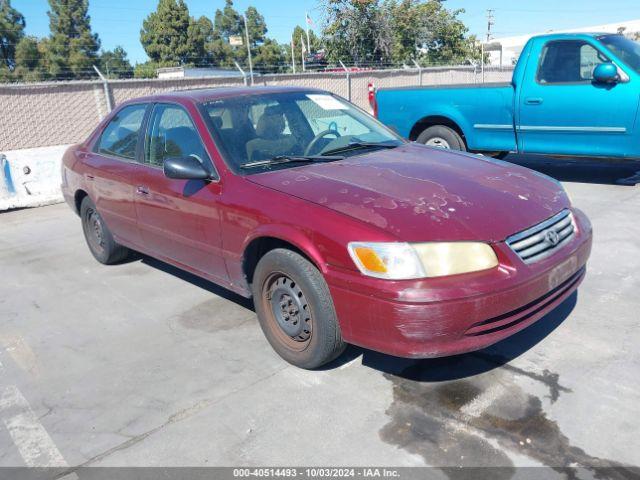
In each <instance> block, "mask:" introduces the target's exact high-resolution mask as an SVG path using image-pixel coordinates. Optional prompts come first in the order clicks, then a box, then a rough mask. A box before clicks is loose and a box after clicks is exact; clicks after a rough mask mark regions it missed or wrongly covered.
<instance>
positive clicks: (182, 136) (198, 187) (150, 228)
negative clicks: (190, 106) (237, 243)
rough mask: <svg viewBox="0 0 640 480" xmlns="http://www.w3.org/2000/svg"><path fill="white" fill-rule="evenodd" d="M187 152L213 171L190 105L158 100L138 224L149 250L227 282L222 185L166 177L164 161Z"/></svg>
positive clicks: (140, 181) (140, 176)
mask: <svg viewBox="0 0 640 480" xmlns="http://www.w3.org/2000/svg"><path fill="white" fill-rule="evenodd" d="M183 156H194V157H196V158H198V160H200V161H201V162H203V163H206V164H208V165H209V166H210V168H211V171H214V169H213V165H212V163H211V160H210V157H209V155H208V154H207V151H206V149H205V147H204V145H203V142H202V139H201V138H200V135H199V133H198V130H197V128H196V126H195V125H194V123H193V120H192V119H191V116H190V114H189V113H188V112H187V110H186V109H185V108H184V107H183V106H181V105H177V104H165V103H158V104H155V105H154V106H153V108H152V111H151V114H150V116H149V121H148V124H147V130H146V137H145V142H144V156H143V162H142V164H141V165H140V166H139V172H138V173H137V175H136V178H137V185H136V189H135V197H136V211H137V217H138V227H139V229H140V233H141V235H142V239H143V241H144V245H145V250H146V251H148V252H149V253H151V254H152V255H154V256H157V257H159V258H162V259H167V260H170V261H172V262H174V263H177V264H180V265H182V266H186V267H189V268H191V269H192V270H194V271H197V272H198V273H201V274H204V275H205V276H209V277H213V278H214V279H220V280H222V281H226V280H227V278H228V276H227V272H226V267H225V263H224V260H223V256H222V248H221V247H222V240H221V232H220V205H219V199H220V193H221V185H220V183H219V182H218V181H216V180H211V181H204V180H176V179H170V178H167V177H166V176H165V175H164V173H163V171H162V166H163V163H164V160H165V159H166V158H171V157H183Z"/></svg>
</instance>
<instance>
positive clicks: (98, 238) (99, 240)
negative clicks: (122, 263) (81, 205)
mask: <svg viewBox="0 0 640 480" xmlns="http://www.w3.org/2000/svg"><path fill="white" fill-rule="evenodd" d="M86 218H87V220H86V224H85V231H86V233H87V239H88V240H89V244H90V245H91V248H93V250H94V251H96V252H99V253H102V252H104V225H103V223H102V218H101V217H100V214H99V213H98V212H96V211H95V210H94V209H93V208H89V209H88V210H87V214H86Z"/></svg>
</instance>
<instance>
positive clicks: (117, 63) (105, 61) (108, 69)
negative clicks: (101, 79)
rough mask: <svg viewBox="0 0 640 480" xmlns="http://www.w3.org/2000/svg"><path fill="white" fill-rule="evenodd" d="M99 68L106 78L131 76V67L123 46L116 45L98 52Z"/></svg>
mask: <svg viewBox="0 0 640 480" xmlns="http://www.w3.org/2000/svg"><path fill="white" fill-rule="evenodd" d="M99 63H100V70H101V71H102V73H103V75H105V76H106V77H107V78H131V77H133V67H132V66H131V63H130V62H129V59H128V58H127V52H125V51H124V48H122V47H120V46H118V47H116V48H114V49H113V50H107V51H103V52H102V53H101V54H100V60H99Z"/></svg>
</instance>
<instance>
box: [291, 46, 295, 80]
mask: <svg viewBox="0 0 640 480" xmlns="http://www.w3.org/2000/svg"><path fill="white" fill-rule="evenodd" d="M295 55H296V54H295V52H294V51H293V37H291V68H292V69H293V73H294V75H295V73H296V56H295Z"/></svg>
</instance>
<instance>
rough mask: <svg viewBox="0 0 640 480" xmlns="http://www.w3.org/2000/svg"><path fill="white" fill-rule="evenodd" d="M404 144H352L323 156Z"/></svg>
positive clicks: (333, 149)
mask: <svg viewBox="0 0 640 480" xmlns="http://www.w3.org/2000/svg"><path fill="white" fill-rule="evenodd" d="M400 145H402V144H397V143H385V142H379V143H378V142H351V143H348V144H347V145H343V146H342V147H337V148H332V149H331V150H327V151H326V152H323V153H322V155H323V156H324V155H333V154H336V153H343V152H350V151H351V150H361V149H364V148H396V147H399V146H400Z"/></svg>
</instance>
